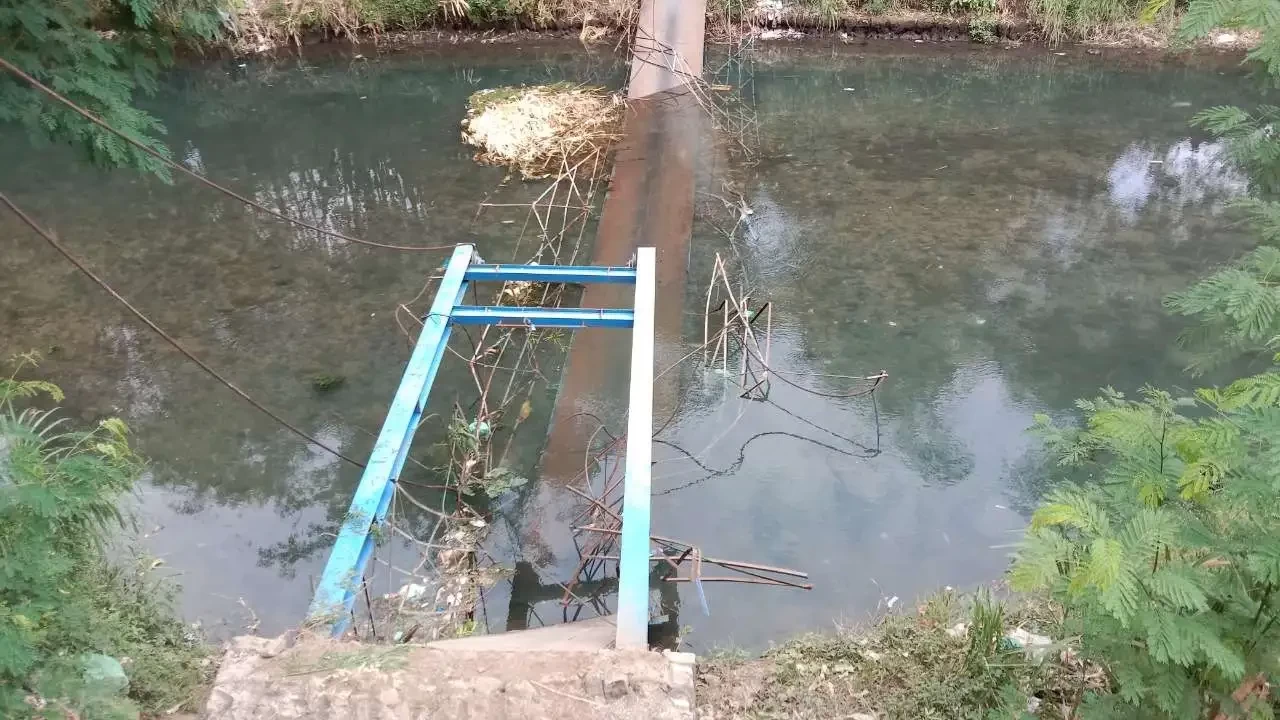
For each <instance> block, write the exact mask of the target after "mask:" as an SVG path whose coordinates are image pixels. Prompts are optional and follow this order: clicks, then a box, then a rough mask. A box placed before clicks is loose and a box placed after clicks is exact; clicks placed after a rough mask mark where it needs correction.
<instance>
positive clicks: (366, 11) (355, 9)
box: [227, 0, 1185, 48]
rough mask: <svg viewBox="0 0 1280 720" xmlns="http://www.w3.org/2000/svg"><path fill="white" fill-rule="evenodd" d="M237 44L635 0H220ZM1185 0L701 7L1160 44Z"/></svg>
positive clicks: (606, 21)
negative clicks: (1152, 39)
mask: <svg viewBox="0 0 1280 720" xmlns="http://www.w3.org/2000/svg"><path fill="white" fill-rule="evenodd" d="M227 2H229V8H228V12H229V16H230V17H231V18H232V19H233V22H232V23H231V25H232V27H233V29H234V31H235V32H236V33H237V34H238V35H239V36H240V38H241V40H242V42H244V43H245V44H248V45H251V46H253V45H258V46H261V47H263V48H265V47H270V46H271V45H273V44H278V43H280V42H287V41H290V40H297V39H299V38H300V37H301V36H302V35H303V34H306V33H310V32H328V33H332V34H337V35H354V34H357V33H361V32H372V33H379V32H383V31H392V30H417V29H425V28H450V27H506V28H510V29H515V28H520V27H524V28H535V29H536V28H551V27H578V26H584V25H593V26H596V27H603V28H614V29H616V28H629V27H631V26H632V25H633V24H634V23H635V20H636V17H637V14H638V6H639V0H227ZM1184 9H1185V0H1165V1H1163V2H1150V1H1149V0H708V3H707V15H708V19H709V21H710V26H712V27H718V26H728V25H731V24H732V23H735V22H741V21H747V22H751V23H754V24H764V25H794V24H799V25H809V26H817V27H829V28H835V27H837V26H839V25H840V24H841V23H842V22H844V21H846V20H857V19H866V18H867V17H869V16H870V17H875V16H884V17H885V18H886V19H890V20H891V19H892V18H894V17H904V18H918V17H921V16H936V17H943V18H945V17H952V18H959V19H963V20H968V19H971V18H976V19H979V22H978V23H977V25H978V26H979V27H981V28H983V29H984V32H985V30H986V29H988V28H992V27H995V26H997V25H998V24H999V23H1020V24H1024V25H1029V26H1031V27H1034V28H1036V29H1038V30H1039V31H1040V32H1041V33H1042V35H1043V36H1044V37H1045V38H1046V39H1048V40H1051V41H1059V40H1064V39H1105V38H1106V37H1108V36H1118V35H1120V34H1126V35H1134V34H1145V35H1149V36H1159V37H1167V36H1168V35H1170V34H1171V33H1172V31H1173V29H1174V24H1175V19H1176V17H1177V16H1178V15H1179V14H1180V13H1181V12H1182V11H1183V10H1184Z"/></svg>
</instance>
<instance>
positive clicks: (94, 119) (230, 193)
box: [0, 57, 454, 252]
mask: <svg viewBox="0 0 1280 720" xmlns="http://www.w3.org/2000/svg"><path fill="white" fill-rule="evenodd" d="M0 67H3V68H4V69H6V70H8V71H9V72H11V73H13V74H14V75H17V76H18V77H20V78H22V79H23V80H25V81H26V82H27V83H28V84H29V85H31V87H33V88H35V89H37V90H39V91H40V92H42V93H44V94H45V95H48V96H49V97H51V98H53V99H54V100H57V101H58V102H60V103H62V104H63V105H66V106H67V107H69V108H71V110H72V111H74V112H75V113H76V114H77V115H79V116H81V117H83V118H84V119H86V120H88V121H89V122H91V123H93V124H94V125H97V126H98V127H100V128H102V129H103V130H106V131H107V132H109V133H111V134H112V135H115V136H117V137H119V138H121V139H122V140H124V141H125V142H127V143H129V144H130V145H132V146H134V147H136V148H138V149H139V150H141V151H142V152H144V153H146V154H148V155H150V156H151V157H153V158H155V159H157V160H159V161H160V162H161V163H163V164H164V166H165V167H167V168H169V169H170V170H177V171H178V172H180V173H183V174H184V175H188V176H190V177H193V178H195V179H196V180H198V181H200V182H202V183H204V184H205V185H207V186H209V187H211V188H213V189H214V190H217V191H218V192H220V193H222V194H223V195H226V196H227V197H230V198H233V199H235V200H238V201H240V202H242V203H244V204H245V205H248V206H250V207H252V208H255V209H257V210H260V211H262V212H264V213H267V214H268V215H271V216H272V217H275V218H278V219H280V220H283V221H285V222H288V223H293V224H294V225H298V226H299V227H304V228H307V229H308V230H314V231H316V232H318V233H320V234H322V235H328V236H330V237H335V238H338V239H339V240H344V241H346V242H349V243H355V244H357V245H367V246H369V247H376V248H382V249H384V250H401V251H405V252H426V251H436V250H452V249H453V248H454V246H453V245H433V246H426V247H417V246H413V245H388V244H387V243H380V242H374V241H372V240H362V239H360V238H356V237H351V236H350V235H345V234H343V233H340V232H338V231H336V230H325V229H324V228H322V227H320V226H318V225H314V224H312V223H309V222H306V221H305V220H299V219H297V218H293V217H289V216H288V215H285V214H284V213H282V212H279V211H276V210H272V209H271V208H269V207H267V206H265V205H263V204H261V203H258V202H255V201H253V200H250V199H249V198H247V197H245V196H243V195H241V194H240V193H238V192H236V191H234V190H231V189H230V188H226V187H223V186H222V185H219V184H218V183H216V182H214V181H212V180H210V179H209V178H207V177H205V176H204V175H201V174H200V173H198V172H195V171H194V170H192V169H190V168H188V167H186V166H185V165H181V164H179V163H176V162H174V161H173V160H170V159H169V158H167V157H165V156H164V155H163V154H162V153H160V152H158V151H157V150H156V149H155V148H151V147H148V146H147V145H146V143H143V142H142V141H140V140H137V139H135V138H132V137H129V136H128V135H126V134H125V133H124V132H122V131H120V130H117V129H115V128H114V127H112V126H111V125H109V124H107V122H106V121H105V120H102V119H101V118H99V117H98V116H97V115H94V114H93V113H91V112H89V111H88V110H85V109H84V108H82V107H80V106H79V105H77V104H75V103H74V102H72V101H71V100H68V99H67V98H65V97H63V96H62V95H60V94H59V93H58V92H57V91H56V90H54V89H53V88H51V87H49V86H47V85H45V84H44V83H42V82H40V81H39V80H36V79H35V78H33V77H31V76H30V75H28V74H27V73H25V72H23V71H22V69H21V68H19V67H17V66H16V65H14V64H13V63H11V62H9V61H8V60H5V59H4V58H3V57H0Z"/></svg>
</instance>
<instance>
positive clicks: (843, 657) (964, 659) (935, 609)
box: [698, 591, 1096, 720]
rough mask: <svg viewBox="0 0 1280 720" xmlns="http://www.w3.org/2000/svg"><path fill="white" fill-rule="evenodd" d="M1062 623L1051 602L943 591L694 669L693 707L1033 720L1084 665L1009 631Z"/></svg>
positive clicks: (776, 714)
mask: <svg viewBox="0 0 1280 720" xmlns="http://www.w3.org/2000/svg"><path fill="white" fill-rule="evenodd" d="M1058 621H1059V619H1058V617H1057V615H1056V608H1055V607H1054V606H1052V605H1051V604H1049V603H1045V602H1035V603H1032V602H1022V603H1018V604H1011V605H1009V607H1007V608H1006V607H1005V606H1004V605H1002V604H1000V603H999V602H995V601H993V600H992V599H991V598H990V597H989V596H988V595H987V594H986V593H980V594H979V595H978V596H976V597H971V598H962V597H960V596H958V595H956V594H955V593H953V592H951V591H947V592H943V593H940V594H938V595H936V596H934V597H932V598H929V599H928V600H927V601H925V602H924V603H923V604H922V605H921V606H920V607H918V608H916V609H915V612H912V613H907V614H902V615H887V616H885V617H883V618H881V619H880V620H879V621H877V622H876V623H875V624H874V625H873V626H872V627H869V628H858V629H852V630H848V631H841V632H837V633H834V634H826V635H810V636H805V637H800V638H797V639H795V640H792V641H790V642H788V643H786V644H785V645H783V646H781V647H779V648H777V649H774V650H772V651H770V652H769V653H767V654H766V655H765V656H764V658H762V659H760V660H755V661H752V660H745V659H743V658H742V657H740V656H726V655H723V654H722V655H720V656H713V657H712V658H711V659H710V660H709V662H707V663H706V665H705V667H700V669H699V670H700V674H701V678H700V679H701V682H702V687H700V688H699V689H698V695H699V706H700V707H703V708H704V709H706V710H709V711H711V712H714V713H717V716H718V717H768V718H836V717H875V718H894V719H896V718H902V719H906V718H911V719H912V720H930V719H937V720H941V719H943V718H946V719H947V720H953V719H957V718H964V719H970V718H972V719H974V720H997V719H1000V720H1004V719H1009V720H1017V719H1020V718H1024V717H1034V715H1030V714H1028V713H1027V709H1028V708H1029V707H1045V708H1048V707H1050V706H1051V705H1053V704H1055V703H1056V702H1059V701H1061V700H1062V699H1063V698H1064V697H1066V694H1065V692H1064V690H1065V688H1067V687H1068V686H1069V684H1070V683H1068V682H1067V681H1066V678H1067V676H1068V675H1070V674H1072V673H1079V672H1080V671H1081V669H1082V668H1081V667H1080V666H1079V664H1078V663H1074V662H1068V663H1064V662H1058V661H1057V660H1056V655H1057V650H1056V649H1054V648H1049V649H1046V651H1045V652H1044V654H1043V655H1042V656H1037V655H1036V654H1035V652H1031V653H1029V652H1028V648H1026V647H1023V646H1022V645H1021V644H1019V642H1017V641H1016V640H1013V639H1011V638H1012V637H1013V636H1012V635H1011V634H1010V633H1011V632H1012V631H1013V630H1015V629H1022V630H1024V631H1027V632H1034V633H1036V634H1041V633H1042V632H1044V631H1051V630H1054V629H1056V627H1057V623H1058ZM1049 650H1052V652H1049ZM1092 677H1093V678H1094V680H1092V681H1091V682H1096V673H1093V674H1092ZM743 690H746V692H745V693H744V692H742V691H743ZM1035 693H1038V694H1039V695H1040V696H1041V697H1036V696H1035V695H1034V694H1035ZM1033 697H1034V698H1035V699H1034V700H1032V698H1033ZM855 713H861V715H857V714H855Z"/></svg>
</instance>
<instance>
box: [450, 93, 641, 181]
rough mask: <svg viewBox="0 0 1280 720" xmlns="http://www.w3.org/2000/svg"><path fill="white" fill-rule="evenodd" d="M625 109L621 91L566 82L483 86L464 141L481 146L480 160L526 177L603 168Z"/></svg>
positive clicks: (464, 124)
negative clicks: (512, 170) (612, 91)
mask: <svg viewBox="0 0 1280 720" xmlns="http://www.w3.org/2000/svg"><path fill="white" fill-rule="evenodd" d="M624 108H625V105H624V103H623V100H622V98H621V96H619V95H617V94H614V93H610V92H608V91H606V90H604V89H602V88H596V87H586V86H580V85H570V84H567V83H561V84H557V85H539V86H534V87H502V88H493V89H489V90H481V91H480V92H477V93H476V94H474V95H472V96H471V100H470V102H469V104H468V108H467V117H466V119H464V120H463V121H462V140H463V141H464V142H466V143H467V144H469V145H472V146H474V147H477V148H479V150H480V152H478V153H477V154H476V160H477V161H479V162H483V163H487V164H490V165H502V166H506V167H510V168H513V169H515V170H519V171H520V174H521V175H523V176H524V177H525V178H526V179H532V178H545V177H553V176H559V175H562V174H564V173H566V172H569V171H571V170H575V169H576V172H578V173H589V174H596V173H603V172H605V171H606V170H607V163H602V162H599V159H600V158H601V156H602V155H604V154H605V153H607V151H608V150H609V148H611V147H612V146H613V144H614V143H615V142H616V141H617V139H618V136H619V129H620V127H621V124H622V117H623V112H624ZM587 165H590V166H591V167H587ZM579 166H582V167H579Z"/></svg>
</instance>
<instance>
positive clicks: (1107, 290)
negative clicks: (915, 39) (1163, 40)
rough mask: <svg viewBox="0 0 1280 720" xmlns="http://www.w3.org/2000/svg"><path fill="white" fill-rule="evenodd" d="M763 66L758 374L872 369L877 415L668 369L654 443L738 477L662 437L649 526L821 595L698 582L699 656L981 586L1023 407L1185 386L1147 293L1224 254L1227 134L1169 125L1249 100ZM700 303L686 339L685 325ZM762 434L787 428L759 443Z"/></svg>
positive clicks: (1019, 458) (1054, 75) (1151, 83)
mask: <svg viewBox="0 0 1280 720" xmlns="http://www.w3.org/2000/svg"><path fill="white" fill-rule="evenodd" d="M770 60H771V62H770V63H769V64H767V65H765V66H758V67H757V74H756V76H755V81H756V87H757V91H758V95H759V106H758V109H759V113H760V120H761V127H762V133H763V135H764V142H765V145H766V152H765V160H764V162H762V163H761V165H760V166H759V167H758V168H755V169H754V170H753V171H750V172H748V173H747V174H746V175H745V177H744V176H742V175H739V176H737V177H736V178H735V179H736V181H737V182H738V183H739V185H740V187H741V188H742V192H743V194H744V196H745V197H746V198H747V201H748V203H749V204H750V205H751V206H752V209H753V210H754V214H753V215H752V216H751V217H750V219H749V225H750V231H749V233H748V237H747V238H746V240H745V241H744V243H743V244H744V245H745V246H744V247H743V248H742V255H743V257H744V258H745V262H746V264H747V266H748V269H747V275H748V277H749V278H750V280H751V283H752V284H754V285H756V286H758V287H757V289H756V291H755V293H754V296H763V294H764V293H763V292H761V290H764V291H767V293H768V294H769V295H770V296H771V297H772V299H773V300H774V301H775V312H774V323H775V333H774V347H773V352H774V358H775V359H777V363H778V364H779V366H780V367H781V368H783V369H789V370H790V371H791V372H792V373H795V375H793V376H792V377H793V378H795V379H798V380H801V381H802V382H801V383H800V384H803V385H806V386H807V387H809V388H811V389H813V390H816V391H819V392H821V393H824V394H826V395H839V394H840V393H841V392H842V391H843V390H846V389H847V387H845V386H842V384H841V382H840V381H839V380H835V379H830V378H822V377H819V376H818V375H817V374H819V373H825V374H834V375H860V374H861V375H865V374H868V373H870V372H873V371H876V370H879V369H882V368H883V369H885V370H887V371H888V372H889V373H890V376H891V377H890V379H889V380H888V382H887V384H886V385H884V386H882V390H881V391H880V392H879V393H878V395H877V401H876V402H877V405H876V406H873V405H872V404H871V402H870V401H868V400H867V399H865V398H862V399H839V398H832V397H822V396H819V395H815V394H811V393H806V392H803V391H800V390H797V389H796V388H794V387H790V386H788V385H785V384H782V383H779V382H776V381H775V382H774V384H773V389H772V393H771V396H770V397H771V399H772V400H773V401H774V402H776V403H777V404H778V405H781V406H783V407H785V408H786V409H787V410H788V411H789V414H788V413H783V412H780V411H779V409H777V408H774V407H770V406H767V405H761V404H758V403H747V402H745V401H742V400H739V399H738V398H737V396H736V395H737V394H736V392H730V391H728V390H726V389H724V388H723V387H722V386H720V384H719V383H717V381H716V379H715V378H714V377H711V376H704V375H703V373H702V372H701V371H700V370H696V369H690V370H687V371H686V372H685V374H684V376H683V377H682V378H681V383H682V387H683V389H684V393H685V395H686V397H687V400H686V406H685V407H682V409H681V412H680V414H679V416H678V419H677V421H676V422H675V423H673V425H672V427H671V428H670V429H669V430H667V431H666V432H664V433H663V435H662V436H661V437H662V439H664V440H666V441H668V442H671V443H675V444H676V445H678V446H679V447H680V448H682V449H683V450H687V451H689V452H691V453H694V454H695V455H697V456H698V458H699V460H700V462H701V463H702V464H704V465H706V466H708V467H710V468H713V469H723V468H728V467H730V466H732V465H733V463H734V462H735V460H736V459H737V458H738V457H739V456H740V455H742V454H743V453H745V455H746V461H745V462H744V463H743V464H742V465H741V467H740V468H736V469H733V470H732V471H731V472H728V473H725V474H712V475H710V476H708V473H707V472H706V470H705V469H704V468H700V467H699V466H698V465H696V464H694V463H693V462H690V461H689V460H688V459H687V458H685V457H684V456H683V455H682V454H681V453H680V452H675V451H672V450H671V449H670V448H669V447H666V446H664V445H662V444H659V445H658V446H657V447H655V458H656V462H657V464H656V465H655V480H654V483H655V491H656V493H657V494H656V496H655V498H654V503H655V504H654V511H653V516H654V524H655V530H654V532H656V533H661V534H663V535H667V536H670V537H677V538H682V539H686V540H688V541H690V542H695V543H699V544H701V545H702V547H703V548H704V549H705V551H706V552H707V553H708V554H712V555H715V556H717V557H729V558H739V559H749V560H753V561H758V562H762V563H766V564H770V565H780V566H786V567H795V568H802V569H806V570H808V571H810V572H811V574H812V578H813V582H814V584H815V589H814V590H813V591H811V592H807V593H806V592H801V591H795V590H784V589H777V588H763V587H756V586H726V585H718V586H713V585H709V586H708V590H707V592H708V595H709V601H710V605H711V615H710V616H709V617H708V616H704V615H703V614H702V612H701V611H700V609H698V607H699V603H698V600H697V597H696V594H695V593H693V592H692V591H691V590H689V589H688V588H686V587H682V588H681V594H682V597H683V604H684V609H683V612H682V613H681V617H680V622H681V624H689V625H692V626H693V635H692V641H693V645H694V647H695V648H696V649H697V650H699V651H704V650H707V649H710V648H713V647H715V646H717V645H745V646H748V647H759V646H762V645H764V644H767V643H768V642H770V641H776V640H779V639H781V638H782V637H784V636H785V635H786V634H788V633H791V632H796V631H802V630H814V629H817V630H820V629H823V628H824V627H830V623H831V622H832V621H833V620H840V619H848V620H859V619H862V618H864V617H865V616H866V614H867V613H869V612H872V611H874V610H875V609H876V608H877V606H878V605H879V606H882V605H883V603H884V602H886V601H887V600H888V599H889V598H893V597H895V596H897V597H899V598H901V601H902V602H905V603H907V604H908V605H909V604H910V603H911V601H912V600H913V599H914V598H915V597H917V596H918V595H919V594H920V593H924V592H928V591H930V590H933V589H936V588H939V587H942V586H946V585H951V586H957V587H961V586H966V585H972V584H974V583H979V582H985V581H990V580H993V579H996V578H998V577H999V576H1000V574H1001V573H1002V571H1003V570H1004V568H1005V566H1006V563H1007V556H1008V553H1009V551H1010V550H1009V545H1010V543H1012V542H1014V541H1016V539H1017V537H1018V533H1019V532H1020V530H1021V528H1022V527H1023V526H1024V524H1025V517H1026V514H1027V512H1028V511H1029V509H1030V507H1031V506H1032V504H1033V503H1034V501H1035V498H1036V497H1037V496H1038V494H1039V493H1040V492H1041V491H1042V489H1043V480H1042V478H1043V472H1042V470H1041V469H1040V466H1039V457H1038V455H1037V450H1036V448H1037V446H1036V444H1035V442H1034V440H1033V438H1030V437H1028V435H1027V434H1026V432H1025V431H1026V429H1027V428H1028V427H1029V426H1030V425H1031V424H1032V418H1033V416H1034V415H1035V414H1036V413H1039V412H1046V413H1050V414H1051V415H1055V416H1059V417H1064V418H1067V417H1070V416H1072V414H1073V407H1072V403H1073V400H1074V399H1075V398H1076V397H1078V396H1082V395H1089V394H1092V393H1094V392H1095V390H1096V389H1097V388H1098V387H1100V386H1102V385H1107V384H1110V385H1114V386H1115V387H1117V388H1119V389H1121V390H1124V391H1128V392H1132V391H1134V390H1136V389H1137V388H1138V387H1139V386H1140V385H1141V384H1143V383H1145V382H1153V383H1158V384H1166V385H1168V384H1184V385H1185V384H1186V383H1187V382H1188V381H1187V379H1186V378H1185V377H1184V376H1183V375H1182V374H1181V372H1180V367H1181V365H1182V358H1180V357H1179V356H1178V354H1177V352H1176V351H1175V349H1174V347H1173V346H1174V338H1175V337H1176V335H1177V332H1178V330H1179V323H1178V322H1177V321H1175V320H1173V319H1171V318H1169V317H1168V316H1167V315H1166V314H1165V313H1164V312H1163V311H1162V310H1161V307H1160V299H1161V298H1162V297H1163V296H1164V295H1165V294H1166V293H1168V292H1170V291H1172V290H1175V289H1179V288H1181V287H1184V286H1185V285H1186V284H1187V283H1188V282H1190V281H1191V279H1193V278H1195V277H1197V276H1198V275H1201V274H1202V273H1203V272H1205V270H1206V269H1208V268H1209V267H1212V266H1213V265H1214V264H1216V263H1219V262H1222V261H1223V260H1225V259H1227V258H1229V257H1231V256H1232V255H1233V254H1234V253H1237V252H1239V251H1240V249H1241V248H1243V247H1245V240H1244V239H1243V238H1242V237H1240V236H1239V235H1238V230H1236V229H1232V228H1231V227H1230V226H1229V224H1228V223H1227V222H1225V221H1224V218H1223V217H1222V215H1223V213H1224V209H1225V206H1226V204H1227V202H1229V201H1230V199H1231V198H1233V197H1236V196H1239V195H1240V194H1241V193H1243V192H1244V191H1245V190H1246V184H1245V181H1244V179H1243V177H1242V176H1241V175H1240V173H1239V172H1238V171H1236V170H1235V169H1234V168H1233V167H1232V166H1231V165H1230V163H1229V162H1227V160H1226V158H1225V156H1224V152H1223V149H1222V147H1221V146H1220V145H1217V144H1215V143H1212V142H1207V141H1206V140H1205V139H1204V138H1201V137H1188V136H1189V134H1190V131H1189V129H1188V127H1187V119H1188V118H1189V116H1190V114H1191V113H1192V112H1194V111H1195V110H1196V109H1198V108H1201V107H1205V106H1209V105H1216V104H1219V103H1230V102H1248V101H1249V99H1250V98H1249V88H1250V85H1249V83H1248V81H1247V80H1245V79H1244V78H1242V77H1239V76H1237V75H1234V74H1232V75H1227V76H1224V75H1222V74H1220V71H1221V70H1222V68H1219V67H1204V68H1200V69H1196V68H1188V67H1171V66H1149V67H1143V68H1129V67H1125V66H1124V65H1123V64H1120V65H1117V64H1116V63H1115V61H1110V63H1109V64H1104V63H1103V62H1095V61H1085V60H1075V61H1070V62H1068V61H1064V60H1062V59H1061V58H1056V57H1054V56H1049V57H1043V56H1035V55H1032V56H1024V57H1019V58H1013V59H1009V58H1002V57H1000V56H995V55H989V54H973V55H970V54H959V55H950V54H948V55H942V56H933V57H922V56H918V55H917V56H914V57H891V56H877V55H868V56H865V57H859V56H857V55H854V54H852V53H843V52H837V53H836V54H835V55H830V54H829V53H828V54H825V55H824V57H823V59H822V61H821V63H820V65H821V66H816V63H815V60H814V59H812V56H809V55H806V54H805V53H804V52H803V51H801V52H800V53H798V54H786V53H783V54H781V55H774V56H772V57H771V58H770ZM1233 72H1234V71H1233ZM846 88H853V90H852V91H850V90H847V89H846ZM1175 99H1176V100H1178V101H1182V100H1186V101H1190V102H1192V103H1193V107H1192V108H1190V109H1188V108H1185V107H1174V105H1173V102H1174V100H1175ZM718 182H719V179H718V178H716V179H711V180H708V187H706V188H704V189H705V190H706V191H708V192H718V191H719V190H718V189H717V183H718ZM716 250H719V251H720V252H721V253H722V254H724V255H726V256H732V254H733V249H732V248H729V247H727V246H726V244H725V243H724V241H723V239H721V237H720V236H719V234H718V233H716V232H715V231H714V230H713V229H712V228H711V227H710V226H709V225H708V224H707V223H702V224H701V226H700V229H699V230H698V231H697V241H695V244H694V255H693V257H692V259H691V265H692V270H691V278H690V290H689V292H690V296H700V294H701V293H702V292H704V288H703V287H702V284H703V283H704V282H705V281H706V278H707V277H709V276H710V266H711V257H712V254H713V252H714V251H716ZM699 315H700V312H699V310H691V311H690V316H689V328H688V330H687V337H695V336H697V337H701V324H702V323H701V317H700V316H699ZM694 325H696V326H697V327H696V329H695V328H694V327H693V326H694ZM717 387H719V388H720V389H719V391H718V392H717V391H716V390H715V388H717ZM877 411H878V412H877ZM655 414H656V415H657V416H658V417H662V413H661V412H660V411H655ZM795 416H800V417H802V418H803V419H805V420H808V421H812V422H813V423H815V424H817V425H820V426H822V427H824V428H828V429H829V430H830V431H832V432H833V433H839V434H840V435H841V436H844V437H847V438H849V439H851V440H855V441H857V442H859V443H861V444H863V445H874V444H875V443H876V440H877V437H878V438H879V444H880V447H881V448H882V450H883V452H881V453H880V454H878V455H875V456H873V457H866V455H865V454H863V453H857V452H851V450H854V449H855V448H853V447H851V445H850V444H849V443H841V442H840V441H838V440H835V439H834V438H833V436H832V434H831V433H828V432H824V431H822V430H817V429H814V428H812V427H810V426H807V425H805V424H804V423H803V422H800V421H798V420H797V418H796V417H795ZM877 419H878V421H879V422H878V425H877V422H876V421H877ZM773 432H791V433H796V434H799V435H802V436H804V438H805V439H803V440H802V439H797V438H794V437H788V436H785V435H771V436H768V437H763V438H760V439H755V440H753V438H756V437H757V436H760V435H761V434H762V433H773ZM691 481H693V482H691ZM676 488H679V489H678V490H676ZM672 490H674V492H672Z"/></svg>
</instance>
